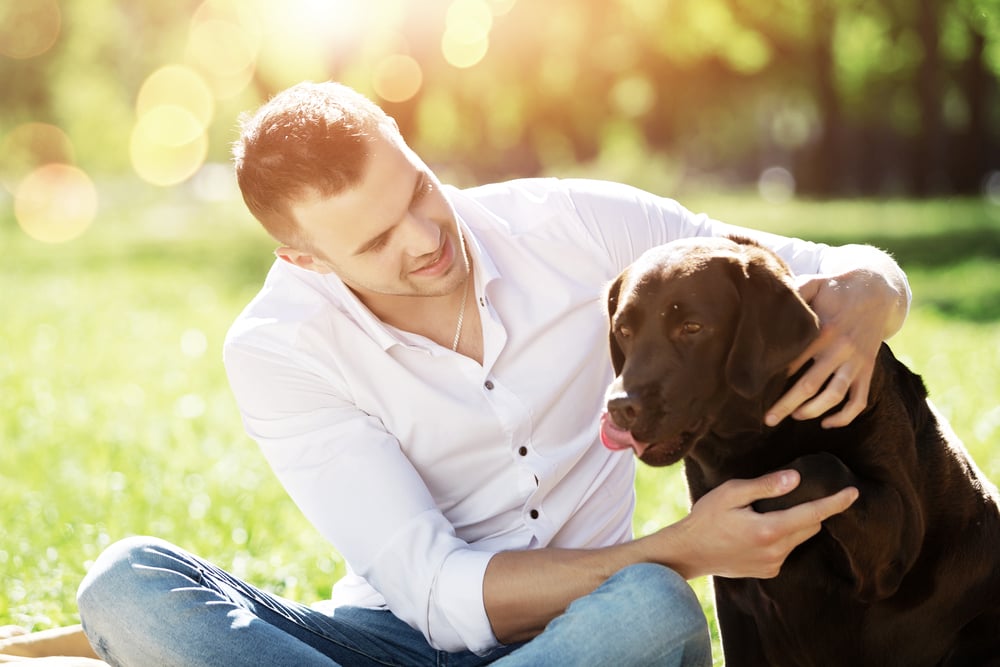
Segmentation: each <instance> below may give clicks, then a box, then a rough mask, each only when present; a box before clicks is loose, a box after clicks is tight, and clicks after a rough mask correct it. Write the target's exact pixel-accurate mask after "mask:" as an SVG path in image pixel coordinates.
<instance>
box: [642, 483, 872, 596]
mask: <svg viewBox="0 0 1000 667" xmlns="http://www.w3.org/2000/svg"><path fill="white" fill-rule="evenodd" d="M799 479H800V478H799V474H798V473H797V472H796V471H794V470H779V471H777V472H773V473H769V474H767V475H764V476H762V477H758V478H756V479H733V480H729V481H727V482H725V483H724V484H721V485H720V486H718V487H717V488H715V489H713V490H712V491H710V492H709V493H707V494H706V495H704V496H703V497H702V498H700V499H699V500H698V502H696V503H695V504H694V506H693V507H692V508H691V513H690V514H689V515H688V516H687V517H685V518H684V519H682V520H681V521H679V522H677V523H676V524H674V525H672V526H668V527H667V528H665V529H663V530H662V531H660V533H663V534H664V535H663V539H669V540H670V542H671V543H672V546H671V547H670V551H671V552H672V553H673V554H674V557H675V558H677V559H678V560H679V561H680V562H671V563H668V564H669V565H670V566H671V567H673V568H674V569H675V570H677V571H678V572H679V573H681V574H682V575H683V576H685V577H687V578H688V579H691V578H693V577H698V576H702V575H718V576H722V577H729V578H740V577H752V578H757V579H769V578H771V577H775V576H777V574H778V572H779V571H780V570H781V565H782V563H784V562H785V559H786V558H787V557H788V554H790V553H791V552H792V550H793V549H794V548H795V547H797V546H798V545H799V544H801V543H802V542H805V541H806V540H807V539H809V538H810V537H812V536H813V535H815V534H816V533H818V532H819V530H820V528H821V526H822V523H823V521H824V520H826V519H828V518H830V517H831V516H833V515H834V514H838V513H840V512H843V511H844V510H846V509H847V508H848V507H850V506H851V504H852V503H853V502H854V501H855V500H856V499H857V497H858V490H857V489H855V488H854V487H847V488H845V489H842V490H841V491H838V492H837V493H835V494H833V495H831V496H827V497H825V498H819V499H817V500H813V501H810V502H807V503H803V504H801V505H796V506H795V507H791V508H789V509H786V510H780V511H776V512H769V513H767V514H760V513H758V512H756V511H755V510H754V509H753V507H752V504H753V502H754V501H756V500H760V499H762V498H775V497H777V496H782V495H784V494H786V493H788V492H789V491H791V490H792V489H794V488H795V487H796V486H798V484H799ZM667 534H669V537H668V536H667ZM657 536H658V534H656V533H654V534H653V535H651V536H650V538H653V539H656V537H657ZM678 551H679V552H680V553H678Z"/></svg>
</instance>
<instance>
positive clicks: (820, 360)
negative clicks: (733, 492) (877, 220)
mask: <svg viewBox="0 0 1000 667" xmlns="http://www.w3.org/2000/svg"><path fill="white" fill-rule="evenodd" d="M799 292H800V293H801V294H802V296H803V298H805V300H806V302H808V303H809V305H810V306H811V307H812V309H813V310H814V311H815V312H816V314H817V315H818V316H819V319H820V323H821V329H820V335H819V337H818V338H817V339H816V340H815V341H814V342H813V344H812V345H810V346H809V348H808V349H806V350H805V351H804V352H803V353H802V354H801V355H800V356H799V358H798V359H796V360H795V361H794V362H793V363H792V365H791V367H790V368H789V371H790V372H791V373H794V372H795V371H796V370H798V369H799V368H800V367H801V366H802V365H803V364H805V363H806V362H807V361H808V360H809V359H813V361H814V363H813V365H812V367H811V368H810V369H809V370H808V371H807V372H806V373H805V374H803V376H802V377H801V378H800V379H799V381H798V382H797V383H796V384H795V386H793V387H792V388H791V389H790V390H788V392H786V393H785V395H784V396H782V397H781V398H780V399H778V402H777V403H775V404H774V406H772V407H771V409H770V410H769V411H768V413H767V415H766V416H765V422H766V423H767V424H768V425H770V426H774V425H775V424H777V423H778V422H780V421H781V420H782V419H784V418H785V417H787V416H788V415H791V416H792V417H793V418H794V419H812V418H815V417H818V416H820V415H822V414H823V413H824V412H826V411H827V410H829V409H831V408H833V407H835V406H836V405H838V404H839V403H840V402H841V401H842V400H844V397H847V398H848V400H847V402H846V403H845V405H844V407H843V408H842V409H841V410H840V411H839V412H837V413H836V414H834V415H831V416H829V417H827V418H826V419H824V420H823V426H824V427H826V428H834V427H838V426H846V425H847V424H849V423H850V422H851V420H853V419H854V418H855V417H857V416H858V415H859V414H860V413H861V411H862V410H864V409H865V406H866V405H867V402H868V389H869V384H870V382H871V377H872V372H873V370H874V368H875V357H876V356H877V355H878V351H879V347H880V345H881V343H882V341H883V340H886V339H888V338H890V337H891V336H892V335H893V334H895V333H896V332H897V331H899V329H900V327H902V325H903V321H904V320H905V319H906V314H907V312H908V310H909V304H910V291H909V286H908V285H907V282H906V276H905V274H904V273H903V271H902V269H900V267H899V265H898V264H896V262H895V261H894V260H893V259H892V257H890V256H889V255H888V254H886V253H885V252H883V251H881V250H879V249H877V248H873V247H871V246H864V245H845V246H840V247H836V248H830V249H829V250H827V252H826V253H825V254H824V257H823V261H822V264H821V267H820V273H819V274H817V275H811V276H800V277H799ZM827 379H829V383H828V384H827V385H826V387H825V388H824V389H823V390H822V391H820V388H821V387H823V384H824V382H826V381H827Z"/></svg>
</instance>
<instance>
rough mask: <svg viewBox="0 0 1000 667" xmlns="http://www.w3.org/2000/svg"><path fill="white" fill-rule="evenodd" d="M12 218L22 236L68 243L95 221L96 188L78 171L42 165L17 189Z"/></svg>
mask: <svg viewBox="0 0 1000 667" xmlns="http://www.w3.org/2000/svg"><path fill="white" fill-rule="evenodd" d="M14 216H15V217H16V218H17V224H18V225H20V227H21V229H22V230H24V233H25V234H27V235H28V236H30V237H32V238H34V239H37V240H39V241H44V242H46V243H62V242H65V241H71V240H73V239H75V238H77V237H78V236H80V235H81V234H83V233H84V232H85V231H86V230H87V228H88V227H90V225H91V223H93V222H94V219H95V218H96V217H97V188H96V187H94V183H93V181H91V179H90V177H89V176H88V175H87V174H86V173H85V172H84V171H82V170H81V169H78V168H76V167H73V166H71V165H68V164H58V163H53V164H46V165H43V166H41V167H39V168H38V169H35V170H34V171H32V172H31V173H30V174H28V175H27V176H25V178H24V180H22V181H21V183H20V185H18V188H17V192H16V193H15V195H14Z"/></svg>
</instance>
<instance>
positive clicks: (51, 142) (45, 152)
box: [0, 123, 75, 194]
mask: <svg viewBox="0 0 1000 667" xmlns="http://www.w3.org/2000/svg"><path fill="white" fill-rule="evenodd" d="M0 155H2V156H3V160H2V165H3V166H2V168H0V182H2V184H3V186H4V188H5V189H7V190H8V191H9V192H11V193H12V194H13V192H14V190H15V189H16V187H17V183H18V182H19V181H20V180H21V179H22V178H23V177H24V176H25V175H27V174H28V173H29V172H31V171H32V170H34V169H37V168H38V167H40V166H42V165H43V164H48V163H50V162H58V163H62V164H72V163H73V162H74V161H75V151H74V149H73V142H72V141H71V140H70V138H69V136H67V135H66V133H65V132H63V131H62V130H61V129H60V128H58V127H56V126H55V125H49V124H48V123H24V124H22V125H18V126H17V127H15V128H14V129H13V130H11V131H10V132H9V133H8V134H7V136H6V137H4V140H3V141H2V142H0Z"/></svg>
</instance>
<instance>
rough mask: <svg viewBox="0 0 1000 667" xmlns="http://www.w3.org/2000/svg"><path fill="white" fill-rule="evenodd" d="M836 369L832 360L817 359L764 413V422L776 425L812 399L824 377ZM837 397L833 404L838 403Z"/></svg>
mask: <svg viewBox="0 0 1000 667" xmlns="http://www.w3.org/2000/svg"><path fill="white" fill-rule="evenodd" d="M835 369H836V365H835V363H833V362H825V363H824V361H822V360H819V359H817V360H816V363H814V364H813V366H812V368H810V369H809V370H808V371H806V373H805V374H804V375H803V376H802V377H800V378H799V379H798V381H797V382H796V383H795V384H794V385H793V386H792V388H791V389H789V390H788V391H786V392H785V393H784V395H783V396H781V397H780V398H779V399H778V400H777V402H775V404H774V405H772V406H771V409H770V410H768V411H767V414H765V415H764V423H765V424H767V425H768V426H777V425H778V424H779V423H781V420H782V419H784V418H785V417H787V416H788V415H790V414H792V413H793V412H795V411H796V410H799V409H801V408H802V407H803V405H804V404H805V403H806V402H807V401H809V400H810V399H813V398H814V397H816V398H818V396H816V394H817V392H818V391H819V390H820V388H822V387H823V383H824V382H826V379H827V378H828V377H830V374H831V373H833V371H834V370H835ZM841 398H843V396H841ZM839 402H840V400H839V399H838V400H837V401H836V402H835V403H833V405H836V404H837V403H839ZM833 405H830V406H827V409H829V408H830V407H833ZM820 414H822V412H818V413H816V415H814V416H818V415H820Z"/></svg>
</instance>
